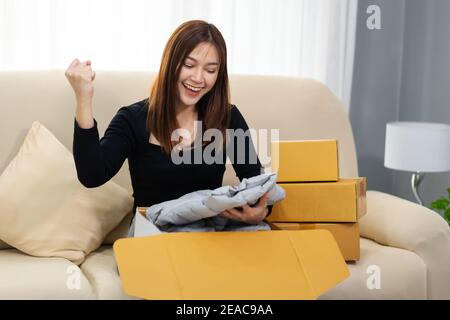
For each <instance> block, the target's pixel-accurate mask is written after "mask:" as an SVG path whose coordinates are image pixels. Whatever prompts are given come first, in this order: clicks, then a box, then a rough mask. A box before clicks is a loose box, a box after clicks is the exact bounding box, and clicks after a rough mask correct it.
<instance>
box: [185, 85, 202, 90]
mask: <svg viewBox="0 0 450 320" xmlns="http://www.w3.org/2000/svg"><path fill="white" fill-rule="evenodd" d="M184 86H185V87H186V88H188V89H189V90H191V91H194V92H199V91H200V90H202V88H196V87H193V86H190V85H188V84H187V83H184Z"/></svg>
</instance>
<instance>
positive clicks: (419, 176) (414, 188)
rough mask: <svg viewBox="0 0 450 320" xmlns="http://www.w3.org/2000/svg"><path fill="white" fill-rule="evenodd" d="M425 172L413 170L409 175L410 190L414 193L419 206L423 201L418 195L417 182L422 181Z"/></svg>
mask: <svg viewBox="0 0 450 320" xmlns="http://www.w3.org/2000/svg"><path fill="white" fill-rule="evenodd" d="M424 176H425V174H424V173H422V172H414V173H413V174H412V176H411V188H412V192H413V194H414V197H416V200H417V203H419V204H420V205H421V206H423V201H422V199H421V198H420V195H419V190H418V189H419V184H420V182H422V180H423V178H424Z"/></svg>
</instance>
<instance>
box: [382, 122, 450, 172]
mask: <svg viewBox="0 0 450 320" xmlns="http://www.w3.org/2000/svg"><path fill="white" fill-rule="evenodd" d="M384 166H385V167H387V168H391V169H396V170H403V171H411V172H443V171H450V125H447V124H440V123H428V122H391V123H388V124H387V126H386V145H385V153H384Z"/></svg>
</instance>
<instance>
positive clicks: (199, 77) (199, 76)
mask: <svg viewBox="0 0 450 320" xmlns="http://www.w3.org/2000/svg"><path fill="white" fill-rule="evenodd" d="M192 80H193V81H195V82H196V83H198V84H201V83H203V73H202V69H200V68H197V69H196V70H194V73H193V74H192Z"/></svg>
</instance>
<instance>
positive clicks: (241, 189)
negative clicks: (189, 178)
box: [146, 173, 286, 232]
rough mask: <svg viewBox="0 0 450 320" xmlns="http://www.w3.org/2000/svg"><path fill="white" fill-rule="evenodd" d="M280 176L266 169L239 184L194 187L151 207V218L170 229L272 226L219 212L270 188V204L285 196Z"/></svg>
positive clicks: (250, 200) (251, 201)
mask: <svg viewBox="0 0 450 320" xmlns="http://www.w3.org/2000/svg"><path fill="white" fill-rule="evenodd" d="M276 180H277V174H276V173H263V174H260V175H258V176H254V177H251V178H244V179H243V180H242V181H241V183H240V184H239V185H237V186H222V187H220V188H217V189H214V190H199V191H194V192H191V193H188V194H185V195H184V196H182V197H180V198H178V199H174V200H169V201H164V202H161V203H158V204H155V205H153V206H151V207H149V208H148V209H147V214H146V215H147V219H149V220H150V221H152V222H153V223H154V224H155V225H156V226H157V227H158V228H159V229H160V230H161V231H166V232H180V231H184V232H190V231H247V230H249V231H250V230H269V229H270V227H269V225H268V224H267V223H265V222H261V223H260V224H257V225H249V224H245V223H240V222H238V221H234V220H230V219H227V218H224V217H221V216H218V214H220V213H221V212H222V211H225V210H227V209H231V208H235V207H242V206H243V205H245V204H248V205H250V206H251V205H254V204H255V203H256V202H258V200H259V198H261V197H262V196H263V195H264V194H265V193H266V192H268V201H267V204H268V205H273V204H274V203H275V202H278V201H281V200H283V199H284V198H285V196H286V194H285V192H284V190H283V188H281V187H280V186H278V185H277V184H276Z"/></svg>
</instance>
